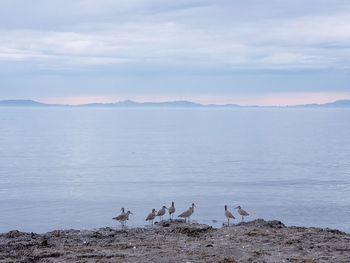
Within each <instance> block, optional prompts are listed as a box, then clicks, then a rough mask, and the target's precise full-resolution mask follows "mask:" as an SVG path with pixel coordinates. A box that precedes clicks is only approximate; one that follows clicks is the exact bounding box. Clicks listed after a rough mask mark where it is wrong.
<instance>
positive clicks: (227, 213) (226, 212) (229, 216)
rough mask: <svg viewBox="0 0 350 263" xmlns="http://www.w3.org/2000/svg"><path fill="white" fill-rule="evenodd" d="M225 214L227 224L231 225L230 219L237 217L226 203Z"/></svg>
mask: <svg viewBox="0 0 350 263" xmlns="http://www.w3.org/2000/svg"><path fill="white" fill-rule="evenodd" d="M225 216H226V218H227V226H229V225H230V219H235V217H234V216H233V214H232V213H231V212H230V211H229V210H227V205H225Z"/></svg>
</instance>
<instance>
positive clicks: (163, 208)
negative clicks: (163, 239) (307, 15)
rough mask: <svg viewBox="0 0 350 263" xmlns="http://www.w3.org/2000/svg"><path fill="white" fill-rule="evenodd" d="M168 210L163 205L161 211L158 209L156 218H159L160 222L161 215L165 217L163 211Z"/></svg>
mask: <svg viewBox="0 0 350 263" xmlns="http://www.w3.org/2000/svg"><path fill="white" fill-rule="evenodd" d="M166 209H168V208H167V207H166V206H165V205H163V207H162V209H160V210H159V211H158V212H157V214H156V216H159V217H160V221H163V215H165V210H166Z"/></svg>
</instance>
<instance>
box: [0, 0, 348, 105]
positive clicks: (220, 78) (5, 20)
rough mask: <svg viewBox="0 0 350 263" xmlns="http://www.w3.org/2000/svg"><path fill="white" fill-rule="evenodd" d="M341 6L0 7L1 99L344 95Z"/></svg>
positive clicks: (305, 0) (301, 0) (269, 99)
mask: <svg viewBox="0 0 350 263" xmlns="http://www.w3.org/2000/svg"><path fill="white" fill-rule="evenodd" d="M349 73H350V1H349V0H293V1H290V0H266V1H261V0H236V1H232V0H215V1H213V0H176V1H172V0H74V1H73V0H50V1H47V0H0V99H34V100H39V101H42V102H49V103H66V104H81V103H89V102H114V101H121V100H126V99H131V100H136V101H168V100H191V101H194V102H199V103H218V104H222V103H236V104H241V105H252V104H254V105H295V104H305V103H323V102H330V101H334V100H338V99H350V74H349Z"/></svg>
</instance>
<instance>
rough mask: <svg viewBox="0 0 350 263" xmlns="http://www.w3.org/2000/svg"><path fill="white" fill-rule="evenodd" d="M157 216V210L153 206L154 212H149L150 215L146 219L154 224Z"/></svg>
mask: <svg viewBox="0 0 350 263" xmlns="http://www.w3.org/2000/svg"><path fill="white" fill-rule="evenodd" d="M156 216H157V212H156V210H155V209H154V208H153V209H152V212H151V213H149V214H148V216H147V217H146V219H145V221H149V222H151V223H152V225H153V220H154V219H155V218H156Z"/></svg>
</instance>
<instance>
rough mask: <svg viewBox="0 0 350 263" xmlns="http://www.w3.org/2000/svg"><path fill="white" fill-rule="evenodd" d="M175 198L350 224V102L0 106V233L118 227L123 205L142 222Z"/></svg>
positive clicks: (201, 216) (217, 208) (296, 219)
mask: <svg viewBox="0 0 350 263" xmlns="http://www.w3.org/2000/svg"><path fill="white" fill-rule="evenodd" d="M172 200H174V201H175V204H176V208H177V212H181V211H183V210H185V209H186V208H187V207H188V206H189V205H190V204H191V203H192V201H194V202H195V203H196V204H197V207H198V208H197V210H196V212H195V214H194V216H193V219H194V220H196V221H198V222H204V223H208V224H213V223H212V220H218V222H217V223H214V225H215V226H218V225H220V224H221V223H222V222H223V221H224V219H225V218H224V216H223V206H224V205H225V204H228V205H229V207H230V208H231V209H232V208H233V207H234V206H236V205H238V204H240V205H242V206H243V208H246V210H248V211H249V212H250V213H251V216H250V219H254V218H258V217H262V218H266V219H279V220H281V221H283V222H284V223H286V224H288V225H306V226H321V227H332V228H338V229H342V230H345V231H347V232H350V224H349V222H350V110H346V109H73V108H50V109H31V108H0V211H1V213H0V232H5V231H9V230H11V229H19V230H23V231H36V232H44V231H49V230H53V229H66V228H96V227H104V226H116V223H115V222H113V221H112V220H111V218H112V217H113V216H114V215H116V214H117V213H118V212H119V211H118V210H119V209H120V207H122V206H124V207H126V208H127V209H130V210H131V211H132V212H134V214H135V215H134V216H132V217H131V221H130V223H129V225H133V226H139V225H144V221H143V220H144V217H145V216H146V214H147V213H148V212H149V211H150V210H151V209H152V208H156V209H159V208H160V207H161V206H162V205H163V204H166V205H169V204H170V202H171V201H172ZM236 214H237V213H236Z"/></svg>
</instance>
